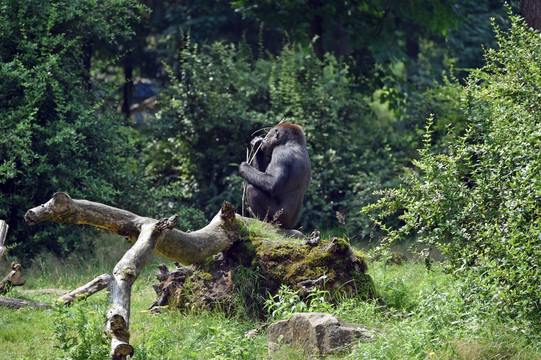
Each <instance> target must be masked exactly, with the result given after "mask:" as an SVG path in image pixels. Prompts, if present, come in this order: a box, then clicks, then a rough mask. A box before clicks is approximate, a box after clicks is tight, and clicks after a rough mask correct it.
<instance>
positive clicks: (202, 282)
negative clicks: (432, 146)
mask: <svg viewBox="0 0 541 360" xmlns="http://www.w3.org/2000/svg"><path fill="white" fill-rule="evenodd" d="M366 271H367V266H366V263H365V261H364V259H362V257H358V256H357V255H356V254H355V252H354V251H353V249H352V248H351V247H350V246H349V244H348V243H347V242H346V241H345V240H343V239H338V238H334V239H333V240H331V241H321V240H320V239H319V234H318V233H317V232H315V233H314V234H313V235H312V237H311V238H310V239H309V241H304V242H295V241H271V240H267V239H263V238H258V237H255V238H252V239H251V240H245V239H242V240H239V241H237V242H235V243H234V244H233V245H232V246H231V247H230V248H229V249H228V250H226V251H224V252H222V253H220V254H218V255H216V256H215V257H214V261H205V262H204V263H200V264H195V265H193V266H192V267H190V268H186V267H179V268H177V269H174V270H172V271H168V269H167V267H166V266H165V265H163V264H161V265H160V266H159V272H158V274H157V276H156V277H157V279H158V280H159V281H160V284H158V285H155V286H154V289H155V290H156V293H157V299H156V301H155V302H154V303H153V304H152V306H166V305H168V306H169V307H177V308H179V309H181V310H185V309H188V310H189V309H193V308H204V309H213V308H215V307H216V306H217V307H218V308H219V309H221V311H226V312H227V311H228V310H232V309H233V307H232V305H231V304H232V303H234V301H232V300H233V299H234V298H236V299H237V300H241V302H240V303H241V304H242V306H243V307H244V311H245V312H246V313H247V314H248V315H249V316H252V317H263V316H265V311H264V308H263V307H264V302H265V300H267V299H268V296H269V294H270V295H275V294H276V293H277V292H278V291H279V289H280V287H281V286H282V285H287V286H288V287H290V288H291V289H292V290H295V291H298V293H299V295H300V296H301V297H305V296H308V295H309V294H310V292H311V291H314V290H317V289H319V290H326V291H328V294H329V295H330V296H329V299H328V300H329V301H333V300H335V299H339V298H343V296H356V297H360V298H364V299H372V298H376V297H377V294H376V291H375V287H374V283H373V280H372V278H371V277H370V275H369V274H367V273H366ZM335 295H338V296H335ZM237 303H239V302H237ZM152 306H151V307H152Z"/></svg>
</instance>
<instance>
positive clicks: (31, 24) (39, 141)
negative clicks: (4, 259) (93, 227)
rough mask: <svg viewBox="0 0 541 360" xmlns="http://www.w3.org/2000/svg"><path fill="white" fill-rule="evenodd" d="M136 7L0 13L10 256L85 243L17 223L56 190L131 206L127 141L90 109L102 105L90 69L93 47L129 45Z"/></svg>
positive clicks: (0, 207) (3, 214)
mask: <svg viewBox="0 0 541 360" xmlns="http://www.w3.org/2000/svg"><path fill="white" fill-rule="evenodd" d="M138 6H139V5H138V4H136V2H135V1H132V0H117V1H113V2H107V3H106V4H101V3H100V2H97V1H93V0H77V1H63V0H49V1H41V0H29V1H25V2H20V1H14V0H13V1H11V0H10V1H5V2H3V3H2V6H1V7H0V33H1V34H2V36H1V40H0V77H1V78H2V81H1V82H0V132H1V133H2V137H1V138H0V154H1V158H0V189H1V191H0V218H1V219H4V220H6V221H7V222H8V223H9V225H10V237H12V238H14V239H15V241H18V242H20V243H21V245H20V246H19V247H18V248H16V249H15V250H14V251H15V254H16V255H18V256H25V257H31V256H33V255H34V254H36V253H38V252H39V251H40V250H41V249H42V248H43V247H44V246H46V247H47V248H48V249H49V250H51V251H54V252H55V253H57V254H63V253H64V254H65V253H66V252H68V251H71V250H72V249H74V248H76V247H84V246H86V245H87V244H84V242H83V241H82V240H81V239H80V237H79V236H76V235H74V233H73V230H72V229H70V230H69V231H65V230H62V227H59V226H58V225H54V224H40V225H39V226H37V227H33V228H29V227H28V226H27V225H26V224H25V223H24V220H23V218H24V213H25V211H26V210H27V209H29V208H31V207H34V206H37V205H39V204H41V203H44V202H46V201H47V200H49V199H50V198H51V196H52V195H53V193H55V192H57V191H65V192H68V193H69V194H70V195H71V196H73V197H75V198H78V197H83V198H86V199H89V200H94V201H101V202H106V203H109V204H113V205H126V204H128V203H131V204H134V203H136V202H135V201H134V194H135V192H136V182H135V180H134V179H135V178H134V177H131V176H132V175H133V174H134V173H135V170H136V169H135V165H134V163H133V161H132V154H133V152H132V151H133V150H132V146H133V144H132V143H131V141H130V140H129V139H130V137H131V134H130V133H129V132H128V130H127V129H126V128H124V127H123V126H122V123H121V121H120V119H119V118H118V116H115V115H113V114H112V113H107V112H106V111H105V112H102V111H100V110H99V107H100V106H101V105H102V104H103V99H100V98H99V96H98V95H97V91H94V90H93V84H92V81H91V79H90V68H89V66H90V62H89V61H90V57H91V56H92V46H93V45H95V43H96V42H97V41H98V39H101V41H103V42H104V43H107V44H109V45H110V46H115V45H117V44H118V41H119V39H122V38H126V37H129V35H130V28H129V25H128V20H129V19H131V18H134V17H136V11H135V9H136V8H137V7H138ZM89 15H91V16H89ZM130 167H131V168H130ZM120 189H122V190H123V191H121V190H120ZM76 233H77V232H76Z"/></svg>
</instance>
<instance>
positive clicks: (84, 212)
mask: <svg viewBox="0 0 541 360" xmlns="http://www.w3.org/2000/svg"><path fill="white" fill-rule="evenodd" d="M229 205H230V204H229ZM237 217H238V218H240V215H239V216H237ZM235 218H236V215H235V211H234V209H233V207H232V205H230V207H223V208H222V210H221V211H220V212H219V213H218V214H217V215H216V216H215V217H214V218H213V219H212V221H211V222H210V223H209V224H208V225H207V226H205V227H204V228H202V229H200V230H197V231H193V232H190V233H187V232H183V231H180V230H172V231H168V232H167V233H166V234H165V236H164V237H163V238H162V239H160V240H159V241H158V242H157V244H156V248H155V249H154V254H156V255H158V256H161V257H164V258H166V259H170V260H173V261H178V262H180V263H182V264H185V265H188V264H193V263H195V262H199V261H202V260H204V259H206V258H207V257H209V256H212V255H214V254H217V253H219V252H220V251H223V250H225V249H227V248H228V247H229V246H230V245H231V243H232V241H233V240H234V238H235V236H236V232H235V231H231V227H234V220H235ZM46 220H50V221H54V222H57V223H62V224H74V225H75V224H80V225H83V224H87V225H93V226H95V227H97V228H100V229H105V230H109V231H111V232H114V233H117V234H120V235H122V236H125V237H126V238H128V240H129V241H130V243H131V244H132V245H133V244H135V242H136V240H137V238H138V237H139V233H140V232H141V229H142V228H143V225H145V224H154V223H156V222H157V220H155V219H152V218H147V217H143V216H139V215H136V214H134V213H131V212H129V211H126V210H122V209H118V208H114V207H112V206H108V205H103V204H100V203H95V202H92V201H87V200H75V199H72V198H71V197H69V195H67V194H65V193H61V192H59V193H56V194H54V195H53V198H52V199H51V200H49V201H48V202H47V203H45V204H42V205H40V206H37V207H35V208H32V209H30V210H28V211H27V212H26V215H25V221H26V223H27V224H29V225H35V224H38V223H40V222H42V221H46Z"/></svg>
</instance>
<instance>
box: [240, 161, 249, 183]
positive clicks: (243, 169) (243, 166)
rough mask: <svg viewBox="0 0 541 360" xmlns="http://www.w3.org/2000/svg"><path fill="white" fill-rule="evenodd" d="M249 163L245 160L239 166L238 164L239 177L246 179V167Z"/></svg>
mask: <svg viewBox="0 0 541 360" xmlns="http://www.w3.org/2000/svg"><path fill="white" fill-rule="evenodd" d="M249 167H250V165H248V163H247V162H246V161H243V162H242V163H241V164H240V166H239V175H240V177H242V178H243V179H246V177H245V176H246V169H247V168H249Z"/></svg>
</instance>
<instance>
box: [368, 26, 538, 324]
mask: <svg viewBox="0 0 541 360" xmlns="http://www.w3.org/2000/svg"><path fill="white" fill-rule="evenodd" d="M495 28H496V38H497V41H498V48H496V49H487V50H486V52H485V58H486V65H485V66H484V67H483V68H482V69H480V70H478V71H475V72H474V73H473V75H472V76H471V77H470V79H469V81H468V83H467V85H466V86H465V87H464V88H463V91H462V96H463V99H464V101H463V108H462V111H463V112H464V114H465V115H466V116H467V119H468V122H467V129H466V131H465V133H464V134H463V135H461V136H455V139H454V140H453V141H452V142H451V144H450V145H449V147H448V149H446V151H447V152H446V153H445V154H436V153H432V152H431V151H430V150H431V148H430V143H431V125H432V119H429V124H428V126H427V132H426V134H425V137H424V143H425V147H424V148H423V149H422V150H421V154H420V159H419V160H418V161H416V162H415V163H414V164H415V166H416V168H415V169H410V170H408V171H407V173H406V175H405V176H404V184H405V185H404V186H403V187H401V188H400V189H393V190H386V191H383V192H382V193H381V194H382V195H383V197H382V198H381V200H380V201H379V202H377V203H376V204H373V205H371V206H368V207H365V208H364V209H363V212H364V213H369V212H371V211H377V212H379V216H378V218H377V222H378V223H379V224H381V225H382V226H383V227H386V225H385V224H384V222H383V219H384V218H385V217H386V216H388V215H390V214H400V219H401V220H402V221H403V223H402V224H401V226H399V227H393V228H391V227H387V230H388V231H389V239H390V240H391V241H398V240H400V239H404V238H405V237H409V236H414V237H416V238H417V241H418V242H419V243H420V244H422V245H424V246H425V247H426V249H430V248H431V247H433V246H437V247H439V248H441V249H442V250H443V251H444V253H445V254H446V255H447V259H448V262H449V267H450V269H449V270H450V271H452V272H454V273H455V274H456V275H458V276H463V277H465V278H467V279H468V280H469V283H470V284H471V287H470V291H471V294H470V295H471V296H473V297H476V298H477V299H481V300H482V301H483V303H484V304H485V306H486V307H488V308H491V309H493V310H498V313H499V314H500V315H501V316H503V317H522V318H523V319H526V320H531V321H533V322H532V324H537V325H538V320H539V315H540V313H541V302H540V299H541V288H540V287H539V279H540V277H541V270H540V269H541V248H540V247H539V240H540V238H541V220H540V219H541V201H540V199H541V187H540V182H539V174H540V170H541V156H540V154H541V151H540V150H541V149H540V144H541V142H540V140H541V135H540V134H541V118H540V116H539V114H540V113H541V105H540V104H541V103H540V102H539V92H540V89H541V75H540V71H539V56H541V37H540V36H539V33H537V32H536V31H534V30H532V29H529V28H527V27H526V26H525V25H524V24H523V23H522V21H521V20H520V19H519V18H517V17H512V25H511V28H510V29H509V30H508V31H507V32H502V31H501V30H499V29H498V28H497V27H495Z"/></svg>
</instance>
